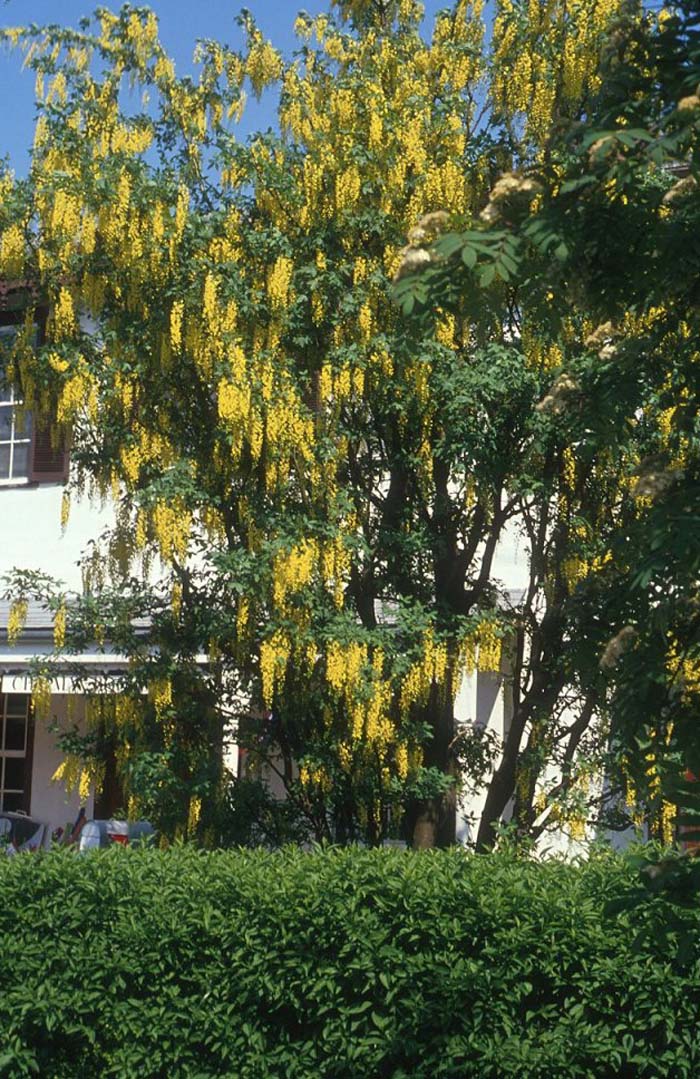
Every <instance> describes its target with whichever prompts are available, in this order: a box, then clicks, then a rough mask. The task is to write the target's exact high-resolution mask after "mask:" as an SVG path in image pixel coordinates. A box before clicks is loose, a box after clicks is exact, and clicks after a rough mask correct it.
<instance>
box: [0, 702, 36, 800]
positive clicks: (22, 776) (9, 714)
mask: <svg viewBox="0 0 700 1079" xmlns="http://www.w3.org/2000/svg"><path fill="white" fill-rule="evenodd" d="M32 733H33V731H32V722H31V717H30V711H29V696H28V694H26V693H7V694H3V695H0V810H5V811H6V812H17V811H18V810H19V811H23V812H25V813H28V812H29V799H30V794H31V774H32V748H33V747H32Z"/></svg>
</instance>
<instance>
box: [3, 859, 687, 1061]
mask: <svg viewBox="0 0 700 1079" xmlns="http://www.w3.org/2000/svg"><path fill="white" fill-rule="evenodd" d="M633 889H634V874H633V873H632V871H631V870H630V869H628V868H625V865H624V864H623V863H621V862H619V861H617V860H616V859H614V858H613V857H612V856H608V857H602V856H601V857H595V858H592V859H591V860H590V861H589V862H587V863H585V864H581V865H571V864H565V863H562V862H545V863H542V864H536V863H532V862H527V861H518V860H516V859H515V858H514V857H513V856H508V855H501V856H499V855H489V856H481V857H479V856H470V855H467V854H464V853H463V852H461V851H457V850H455V851H450V852H441V853H440V852H434V853H407V852H402V851H390V850H376V851H368V850H353V849H350V850H330V851H319V852H316V853H312V854H305V853H302V852H299V851H295V850H289V851H283V852H281V853H266V852H262V851H253V852H225V853H203V852H198V851H196V850H194V849H191V848H179V849H173V850H171V851H168V852H159V851H155V850H151V851H145V850H142V851H139V850H123V849H119V850H110V851H104V852H102V851H96V852H94V853H92V854H89V855H86V856H78V855H74V854H71V853H70V852H60V851H59V852H56V853H51V854H46V855H34V856H29V855H27V856H22V857H16V858H12V859H10V858H7V859H4V860H3V861H2V862H0V941H2V944H1V945H0V949H1V950H0V1075H2V1076H10V1077H12V1079H15V1077H20V1076H25V1075H32V1074H38V1075H40V1076H42V1077H65V1079H68V1077H70V1079H88V1077H89V1079H96V1077H98V1076H120V1077H122V1079H134V1077H137V1076H138V1077H139V1079H147V1077H156V1076H158V1077H166V1076H167V1077H169V1079H176V1077H185V1076H186V1077H187V1079H205V1077H207V1079H208V1077H214V1076H216V1077H222V1076H232V1077H233V1076H235V1077H236V1079H268V1077H269V1079H277V1077H280V1079H281V1077H284V1079H319V1077H323V1079H326V1077H328V1079H374V1077H382V1079H384V1077H386V1079H448V1077H449V1079H465V1077H469V1076H475V1077H476V1076H478V1077H479V1079H487V1077H489V1076H493V1077H498V1079H502V1077H504V1076H517V1077H518V1079H527V1077H552V1079H555V1077H556V1079H566V1077H568V1076H576V1077H580V1076H586V1077H588V1076H604V1077H605V1079H610V1077H612V1076H673V1077H674V1079H676V1077H683V1076H694V1075H697V1074H698V1073H699V1071H700V1030H698V1029H697V1026H696V1024H697V1017H698V1009H699V1007H700V964H699V962H698V944H700V915H698V914H696V912H695V910H694V909H691V910H690V911H689V913H688V915H687V919H690V922H689V923H688V924H689V926H690V930H691V940H690V947H689V946H688V940H687V939H686V940H685V942H684V947H683V949H682V954H681V952H679V950H678V947H677V941H675V939H674V934H673V932H672V933H670V935H668V936H666V937H664V936H663V934H660V933H659V932H658V931H657V930H658V927H659V926H660V925H661V923H662V921H663V918H664V917H665V906H664V904H665V901H664V900H663V899H662V898H660V897H658V898H654V897H652V898H650V900H649V902H648V905H647V907H645V908H644V910H643V913H642V914H640V913H639V912H637V913H635V912H632V913H624V912H623V913H619V914H610V913H609V912H606V903H607V901H608V900H610V899H615V898H617V899H618V900H619V899H620V897H623V898H624V896H625V895H626V894H630V893H631V891H632V890H633ZM635 938H636V939H635Z"/></svg>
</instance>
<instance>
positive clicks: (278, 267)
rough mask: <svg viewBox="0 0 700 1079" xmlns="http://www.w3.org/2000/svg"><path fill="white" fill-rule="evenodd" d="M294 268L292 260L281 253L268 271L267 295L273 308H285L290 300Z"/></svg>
mask: <svg viewBox="0 0 700 1079" xmlns="http://www.w3.org/2000/svg"><path fill="white" fill-rule="evenodd" d="M293 269H294V266H293V263H292V260H291V259H288V258H287V257H286V256H284V255H280V256H279V258H277V259H276V260H275V262H274V264H273V266H272V268H271V269H270V272H269V273H268V277H267V296H268V299H269V301H270V305H271V307H272V309H273V310H279V309H282V310H283V309H284V308H286V307H287V306H288V304H289V302H290V285H291V281H292V271H293Z"/></svg>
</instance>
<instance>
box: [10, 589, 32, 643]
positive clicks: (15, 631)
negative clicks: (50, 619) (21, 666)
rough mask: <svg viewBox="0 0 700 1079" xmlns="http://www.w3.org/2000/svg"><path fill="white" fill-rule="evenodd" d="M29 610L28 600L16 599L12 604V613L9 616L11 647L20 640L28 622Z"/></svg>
mask: <svg viewBox="0 0 700 1079" xmlns="http://www.w3.org/2000/svg"><path fill="white" fill-rule="evenodd" d="M28 608H29V604H28V603H27V600H26V599H15V600H13V601H12V603H11V604H10V612H9V614H8V616H7V643H8V644H9V645H14V644H16V643H17V641H18V640H19V637H20V634H21V633H22V630H23V629H24V626H25V624H26V621H27V610H28Z"/></svg>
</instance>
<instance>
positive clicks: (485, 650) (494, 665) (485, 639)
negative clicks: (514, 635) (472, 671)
mask: <svg viewBox="0 0 700 1079" xmlns="http://www.w3.org/2000/svg"><path fill="white" fill-rule="evenodd" d="M497 630H498V622H497V621H496V620H495V619H490V618H484V619H482V621H481V622H480V623H479V626H478V628H477V632H476V639H477V643H478V653H477V669H478V670H480V671H499V670H500V669H501V651H502V647H503V642H502V638H501V637H500V636H499V634H498V632H497Z"/></svg>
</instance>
